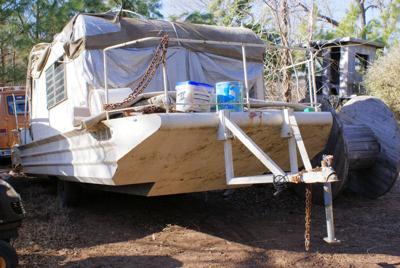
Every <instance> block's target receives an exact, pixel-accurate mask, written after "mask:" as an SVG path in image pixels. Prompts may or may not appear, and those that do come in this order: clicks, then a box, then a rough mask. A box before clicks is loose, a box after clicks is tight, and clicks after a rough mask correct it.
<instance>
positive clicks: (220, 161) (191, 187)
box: [19, 110, 332, 196]
mask: <svg viewBox="0 0 400 268" xmlns="http://www.w3.org/2000/svg"><path fill="white" fill-rule="evenodd" d="M295 116H296V119H297V122H298V124H299V126H300V130H301V134H302V137H303V140H304V143H305V145H306V148H307V151H308V154H309V156H310V158H311V157H313V156H315V155H316V154H317V153H319V152H320V151H322V150H323V148H324V146H325V144H326V141H327V139H328V136H329V133H330V130H331V125H332V116H331V114H330V113H325V112H318V113H305V112H295ZM231 120H232V121H234V122H235V123H236V124H238V125H239V126H240V127H241V128H242V129H243V130H244V131H245V132H246V133H247V134H248V135H249V136H250V137H251V138H252V139H253V140H254V141H255V142H256V143H257V144H258V145H259V146H260V147H261V148H262V149H263V150H264V151H265V152H266V153H267V154H268V155H269V156H270V157H271V158H272V159H273V160H274V161H275V162H276V163H277V164H279V166H281V167H282V168H283V169H285V170H289V154H288V149H287V148H288V143H287V140H286V139H284V138H281V126H282V121H283V115H282V111H280V110H270V111H263V112H252V113H248V112H238V113H231ZM218 124H219V120H218V114H216V113H185V114H178V113H171V114H149V115H137V116H131V117H123V118H117V119H111V120H108V121H106V120H105V121H102V122H101V123H99V124H97V125H96V127H94V128H91V129H89V130H73V131H70V132H67V133H63V134H59V135H56V136H53V137H50V138H46V139H43V140H39V141H35V142H32V143H29V144H26V145H22V146H20V147H19V150H20V157H21V164H22V167H23V170H24V172H25V173H28V174H44V175H52V176H58V177H60V178H62V179H65V180H75V181H79V182H82V183H90V184H99V185H110V186H118V187H119V186H122V185H125V186H127V185H130V186H133V185H137V186H138V189H140V190H138V191H136V193H138V194H143V195H147V196H156V195H166V194H176V193H187V192H199V191H208V190H215V189H226V188H229V186H228V185H227V184H226V181H225V167H224V151H223V150H224V145H223V142H221V141H218V140H217V129H218ZM233 157H234V170H235V176H249V175H259V174H263V173H265V172H268V170H266V168H265V167H264V166H263V165H262V164H261V163H260V162H259V161H258V160H257V159H256V158H255V157H254V156H253V155H252V154H251V153H250V152H249V151H248V150H247V149H246V148H245V147H244V146H243V145H242V144H241V143H240V142H238V141H235V140H234V141H233ZM299 159H300V157H299ZM299 165H300V163H299ZM300 166H301V165H300ZM143 185H145V186H146V187H141V186H143ZM143 189H145V190H143ZM133 192H135V191H133Z"/></svg>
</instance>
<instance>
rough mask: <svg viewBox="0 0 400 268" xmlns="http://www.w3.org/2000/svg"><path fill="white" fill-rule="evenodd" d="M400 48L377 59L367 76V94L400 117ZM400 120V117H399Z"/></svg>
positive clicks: (394, 48) (397, 47)
mask: <svg viewBox="0 0 400 268" xmlns="http://www.w3.org/2000/svg"><path fill="white" fill-rule="evenodd" d="M399 73H400V46H396V47H393V48H392V49H391V50H390V51H389V53H388V54H387V55H385V56H382V57H380V58H379V59H377V60H376V61H375V62H374V63H373V64H372V66H371V67H370V68H369V70H368V72H367V74H366V76H365V85H366V88H367V92H368V93H369V94H371V95H373V96H376V97H378V98H380V99H382V100H383V101H385V102H386V104H387V105H388V106H389V107H390V108H391V109H392V110H393V111H394V112H395V113H396V114H397V116H400V84H399V83H398V82H397V80H398V76H399ZM399 118H400V117H399Z"/></svg>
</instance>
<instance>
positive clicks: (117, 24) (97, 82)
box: [27, 14, 264, 113]
mask: <svg viewBox="0 0 400 268" xmlns="http://www.w3.org/2000/svg"><path fill="white" fill-rule="evenodd" d="M114 18H115V17H114V16H111V15H110V14H108V15H107V14H102V15H91V14H79V15H76V16H75V17H74V18H73V19H72V20H71V21H70V22H69V23H68V24H67V25H66V26H65V27H64V29H63V31H62V32H61V33H59V34H58V35H57V36H56V37H55V38H54V41H53V42H52V44H49V45H48V46H45V45H43V46H41V47H37V49H36V50H38V51H39V50H40V51H41V52H40V53H39V54H40V55H39V54H38V55H37V56H33V55H32V53H31V62H30V65H29V67H28V83H27V87H28V91H30V89H29V88H30V86H31V85H33V84H34V82H35V81H33V80H37V81H36V84H37V85H43V86H44V87H46V83H45V75H44V74H45V71H46V70H47V68H50V67H51V65H52V64H55V63H56V62H61V63H63V64H65V66H66V86H67V88H68V92H69V93H68V99H69V101H71V102H72V104H71V105H73V106H75V107H85V106H86V107H87V106H88V96H89V92H90V90H91V89H102V88H105V84H104V81H105V79H104V61H103V50H104V48H106V47H108V46H111V45H115V44H120V43H123V42H126V41H131V40H136V39H139V38H144V37H154V36H162V35H163V34H164V33H168V35H169V36H170V37H174V38H176V37H179V38H181V39H182V38H191V39H201V40H213V41H218V40H220V41H232V42H245V43H257V44H262V40H260V39H259V38H258V37H257V35H256V34H254V33H253V32H252V31H251V30H249V29H245V28H227V27H217V26H205V25H193V24H188V23H171V22H168V21H159V20H145V19H132V18H120V19H119V20H118V21H114ZM157 44H158V41H156V42H154V43H146V44H141V45H140V46H128V47H123V48H116V49H112V50H108V51H107V53H106V57H107V66H106V68H107V81H108V83H107V87H108V88H109V89H111V90H112V89H113V88H131V89H134V88H135V86H136V84H137V82H138V80H139V79H140V78H141V77H142V75H143V74H144V73H145V71H146V69H147V67H148V66H149V63H150V61H151V59H152V57H153V53H154V49H155V47H156V46H157ZM39 48H40V49H39ZM36 50H35V48H34V49H33V50H32V51H33V52H35V51H36ZM263 53H264V49H263V48H262V47H259V48H255V47H248V48H247V49H246V54H247V57H246V58H247V76H248V85H249V89H250V96H251V97H255V98H262V99H263V97H264V95H263V92H264V89H263ZM167 77H168V81H167V82H168V90H174V89H175V84H176V83H177V82H182V81H187V80H194V81H198V82H203V83H208V84H211V85H213V84H215V83H217V82H220V81H238V80H239V81H244V74H243V62H242V51H241V47H240V46H231V45H228V46H226V45H224V46H222V45H217V46H215V45H205V44H204V43H203V44H188V43H184V42H179V43H178V42H170V44H169V46H168V50H167ZM44 89H45V88H44ZM162 90H163V75H162V70H161V68H158V69H157V71H156V73H155V75H154V77H153V79H152V80H151V82H150V84H149V85H148V86H147V88H146V89H145V92H154V91H162ZM38 94H39V93H38ZM40 94H42V93H40ZM43 94H44V93H43ZM38 98H39V97H38ZM45 98H46V97H45V96H44V99H43V101H45ZM43 106H44V109H46V108H45V105H43ZM45 112H46V111H45V110H44V111H43V113H45Z"/></svg>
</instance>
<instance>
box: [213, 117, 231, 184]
mask: <svg viewBox="0 0 400 268" xmlns="http://www.w3.org/2000/svg"><path fill="white" fill-rule="evenodd" d="M218 116H219V126H218V137H217V138H218V140H223V141H224V159H225V176H226V183H227V184H228V185H229V182H230V180H231V179H232V178H234V177H235V173H234V169H233V156H232V134H231V132H230V131H229V129H228V128H227V127H226V126H225V117H227V118H229V117H230V111H229V110H221V111H219V114H218Z"/></svg>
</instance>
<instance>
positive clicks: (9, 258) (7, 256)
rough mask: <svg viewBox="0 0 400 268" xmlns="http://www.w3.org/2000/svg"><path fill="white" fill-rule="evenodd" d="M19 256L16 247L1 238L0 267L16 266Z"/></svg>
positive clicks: (12, 267) (10, 267)
mask: <svg viewBox="0 0 400 268" xmlns="http://www.w3.org/2000/svg"><path fill="white" fill-rule="evenodd" d="M17 265H18V257H17V252H15V249H14V248H13V247H12V246H11V245H10V244H9V243H7V242H6V241H3V240H0V268H16V267H17Z"/></svg>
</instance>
